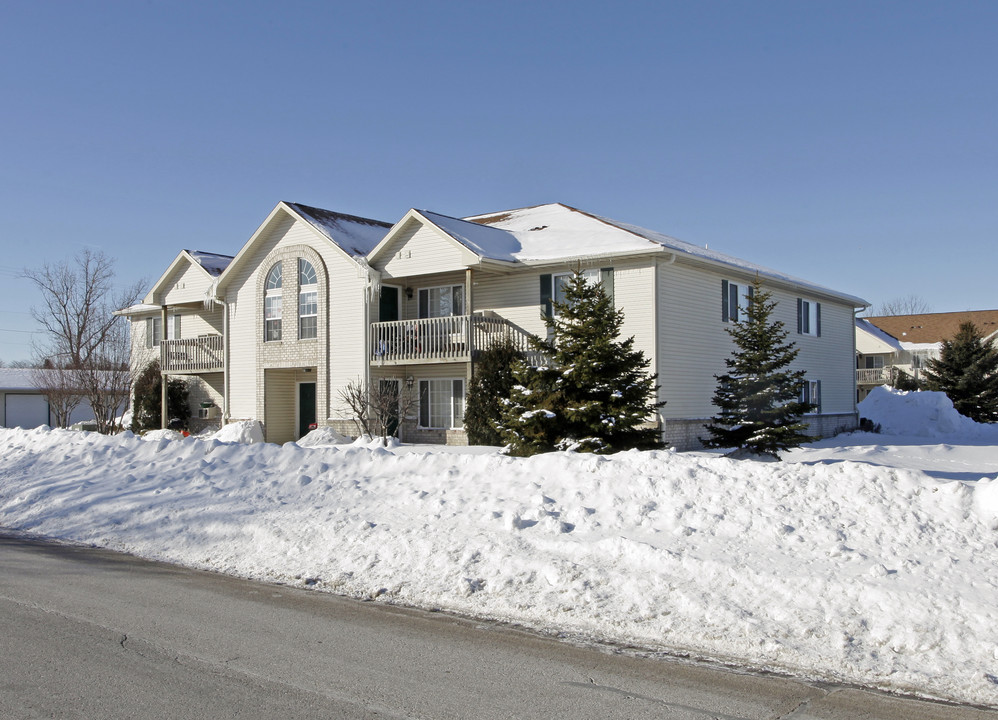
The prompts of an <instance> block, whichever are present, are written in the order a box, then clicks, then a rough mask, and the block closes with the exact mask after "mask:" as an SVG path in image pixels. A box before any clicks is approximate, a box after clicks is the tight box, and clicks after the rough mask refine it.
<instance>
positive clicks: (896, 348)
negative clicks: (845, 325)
mask: <svg viewBox="0 0 998 720" xmlns="http://www.w3.org/2000/svg"><path fill="white" fill-rule="evenodd" d="M856 329H857V330H858V331H860V332H863V333H866V334H867V335H868V336H869V337H870V338H871V339H872V340H874V341H876V342H875V343H873V345H874V346H876V347H877V348H878V350H877V352H900V351H901V350H903V349H904V348H902V347H901V343H900V342H899V341H898V340H897V338H895V337H894V336H892V335H888V334H887V333H885V332H884V331H883V330H881V329H880V328H878V327H877V326H876V325H874V324H873V323H871V322H869V321H868V320H867V319H865V318H856Z"/></svg>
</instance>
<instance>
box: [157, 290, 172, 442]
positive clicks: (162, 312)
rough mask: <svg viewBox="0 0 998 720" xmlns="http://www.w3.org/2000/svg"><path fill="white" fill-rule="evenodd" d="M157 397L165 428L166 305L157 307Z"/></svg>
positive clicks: (166, 410) (161, 420) (161, 419)
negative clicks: (158, 330)
mask: <svg viewBox="0 0 998 720" xmlns="http://www.w3.org/2000/svg"><path fill="white" fill-rule="evenodd" d="M159 317H160V321H159V329H160V332H159V393H160V394H159V398H160V428H161V429H163V430H165V429H166V426H167V424H168V423H169V421H170V417H169V415H170V413H169V408H167V407H166V383H167V376H166V342H165V340H166V305H161V306H160V308H159Z"/></svg>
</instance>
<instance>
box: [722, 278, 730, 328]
mask: <svg viewBox="0 0 998 720" xmlns="http://www.w3.org/2000/svg"><path fill="white" fill-rule="evenodd" d="M721 322H728V281H727V280H722V281H721Z"/></svg>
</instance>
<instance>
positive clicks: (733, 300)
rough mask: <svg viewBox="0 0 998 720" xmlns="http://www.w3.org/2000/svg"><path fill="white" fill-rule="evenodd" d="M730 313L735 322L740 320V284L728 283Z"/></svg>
mask: <svg viewBox="0 0 998 720" xmlns="http://www.w3.org/2000/svg"><path fill="white" fill-rule="evenodd" d="M728 315H730V316H731V319H732V320H733V321H734V322H738V320H739V315H738V286H737V285H735V284H734V283H728Z"/></svg>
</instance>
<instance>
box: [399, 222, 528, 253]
mask: <svg viewBox="0 0 998 720" xmlns="http://www.w3.org/2000/svg"><path fill="white" fill-rule="evenodd" d="M418 212H419V214H420V215H422V216H423V217H425V218H426V219H427V220H429V221H430V222H432V223H433V224H434V225H436V226H437V227H438V228H440V229H441V230H443V231H444V232H445V233H447V234H448V235H450V236H451V237H452V238H454V239H455V240H457V241H458V242H459V243H461V244H462V245H464V246H465V247H466V248H468V249H469V250H471V251H472V252H474V253H476V254H478V255H481V256H482V257H486V258H489V259H491V260H503V261H505V262H516V261H517V259H519V255H520V253H521V252H522V250H523V246H522V244H521V243H520V240H519V239H518V238H517V237H516V235H514V234H513V233H511V232H508V231H506V230H503V229H497V228H493V227H489V226H488V225H483V224H479V223H477V222H471V221H469V220H461V219H460V218H454V217H450V216H449V215H441V214H440V213H435V212H431V211H429V210H419V211H418Z"/></svg>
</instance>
